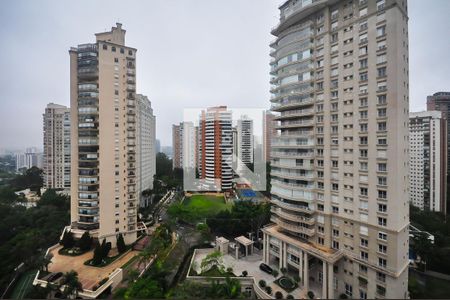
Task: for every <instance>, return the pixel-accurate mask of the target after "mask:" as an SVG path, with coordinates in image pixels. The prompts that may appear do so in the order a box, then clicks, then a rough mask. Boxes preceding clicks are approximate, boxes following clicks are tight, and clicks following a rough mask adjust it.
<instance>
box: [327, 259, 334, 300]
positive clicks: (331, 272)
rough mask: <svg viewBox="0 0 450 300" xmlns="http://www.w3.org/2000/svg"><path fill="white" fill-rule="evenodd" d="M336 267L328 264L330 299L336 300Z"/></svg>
mask: <svg viewBox="0 0 450 300" xmlns="http://www.w3.org/2000/svg"><path fill="white" fill-rule="evenodd" d="M333 277H334V266H333V264H328V298H329V299H334V280H333V279H334V278H333Z"/></svg>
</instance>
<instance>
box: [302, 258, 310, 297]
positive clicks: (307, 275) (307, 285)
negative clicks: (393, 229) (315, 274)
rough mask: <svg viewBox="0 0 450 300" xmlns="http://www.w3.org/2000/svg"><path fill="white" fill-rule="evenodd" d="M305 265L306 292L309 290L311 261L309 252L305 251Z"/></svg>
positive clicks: (304, 284)
mask: <svg viewBox="0 0 450 300" xmlns="http://www.w3.org/2000/svg"><path fill="white" fill-rule="evenodd" d="M303 263H304V266H303V278H304V283H303V286H304V288H305V290H306V292H308V291H309V270H308V268H309V261H308V253H307V252H305V261H304V262H303Z"/></svg>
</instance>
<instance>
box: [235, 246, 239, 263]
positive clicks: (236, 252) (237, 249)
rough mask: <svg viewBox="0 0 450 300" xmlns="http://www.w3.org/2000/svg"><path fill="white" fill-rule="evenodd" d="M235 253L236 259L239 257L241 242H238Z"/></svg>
mask: <svg viewBox="0 0 450 300" xmlns="http://www.w3.org/2000/svg"><path fill="white" fill-rule="evenodd" d="M235 255H236V259H239V243H236V251H235Z"/></svg>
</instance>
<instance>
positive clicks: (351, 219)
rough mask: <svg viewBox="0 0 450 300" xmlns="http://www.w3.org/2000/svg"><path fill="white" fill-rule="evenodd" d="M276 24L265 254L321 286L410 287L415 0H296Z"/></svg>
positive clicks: (344, 290)
mask: <svg viewBox="0 0 450 300" xmlns="http://www.w3.org/2000/svg"><path fill="white" fill-rule="evenodd" d="M272 34H273V35H275V37H276V39H275V40H274V41H273V42H272V43H271V47H272V48H273V50H272V52H271V56H272V57H273V59H272V61H271V75H272V77H271V84H272V90H271V92H272V97H271V102H272V110H273V111H275V112H277V113H279V114H278V115H277V117H276V118H275V119H276V120H277V125H276V129H277V131H278V134H277V136H276V137H275V138H274V140H273V142H272V152H271V156H272V161H271V164H272V173H271V185H272V188H271V194H272V203H273V207H272V217H271V220H272V222H273V223H274V224H273V225H271V226H268V227H265V228H264V229H263V232H264V246H265V247H264V261H265V262H266V263H268V264H272V265H276V266H277V267H280V268H281V267H285V268H288V269H290V270H292V271H293V272H298V274H299V276H300V278H301V279H302V282H301V286H302V287H303V288H304V289H306V290H313V291H314V293H315V295H316V297H320V298H337V297H339V295H341V294H346V295H347V297H350V298H362V299H364V298H407V297H408V243H409V241H408V224H409V214H408V211H409V207H408V202H409V201H408V200H409V199H408V198H409V197H408V185H409V179H408V171H409V166H408V148H409V145H408V114H409V113H408V107H409V104H408V103H409V91H408V89H409V86H408V16H407V1H400V0H378V1H367V0H359V1H336V0H328V1H325V0H289V1H286V2H285V3H284V4H282V5H281V6H280V23H279V24H278V25H277V26H276V27H275V28H274V29H273V31H272ZM388 63H389V64H388ZM312 278H313V279H312Z"/></svg>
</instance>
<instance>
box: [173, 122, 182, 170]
mask: <svg viewBox="0 0 450 300" xmlns="http://www.w3.org/2000/svg"><path fill="white" fill-rule="evenodd" d="M172 151H173V152H172V155H173V157H172V165H173V168H174V169H176V168H182V165H181V162H182V155H183V148H182V136H181V126H180V125H172Z"/></svg>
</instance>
